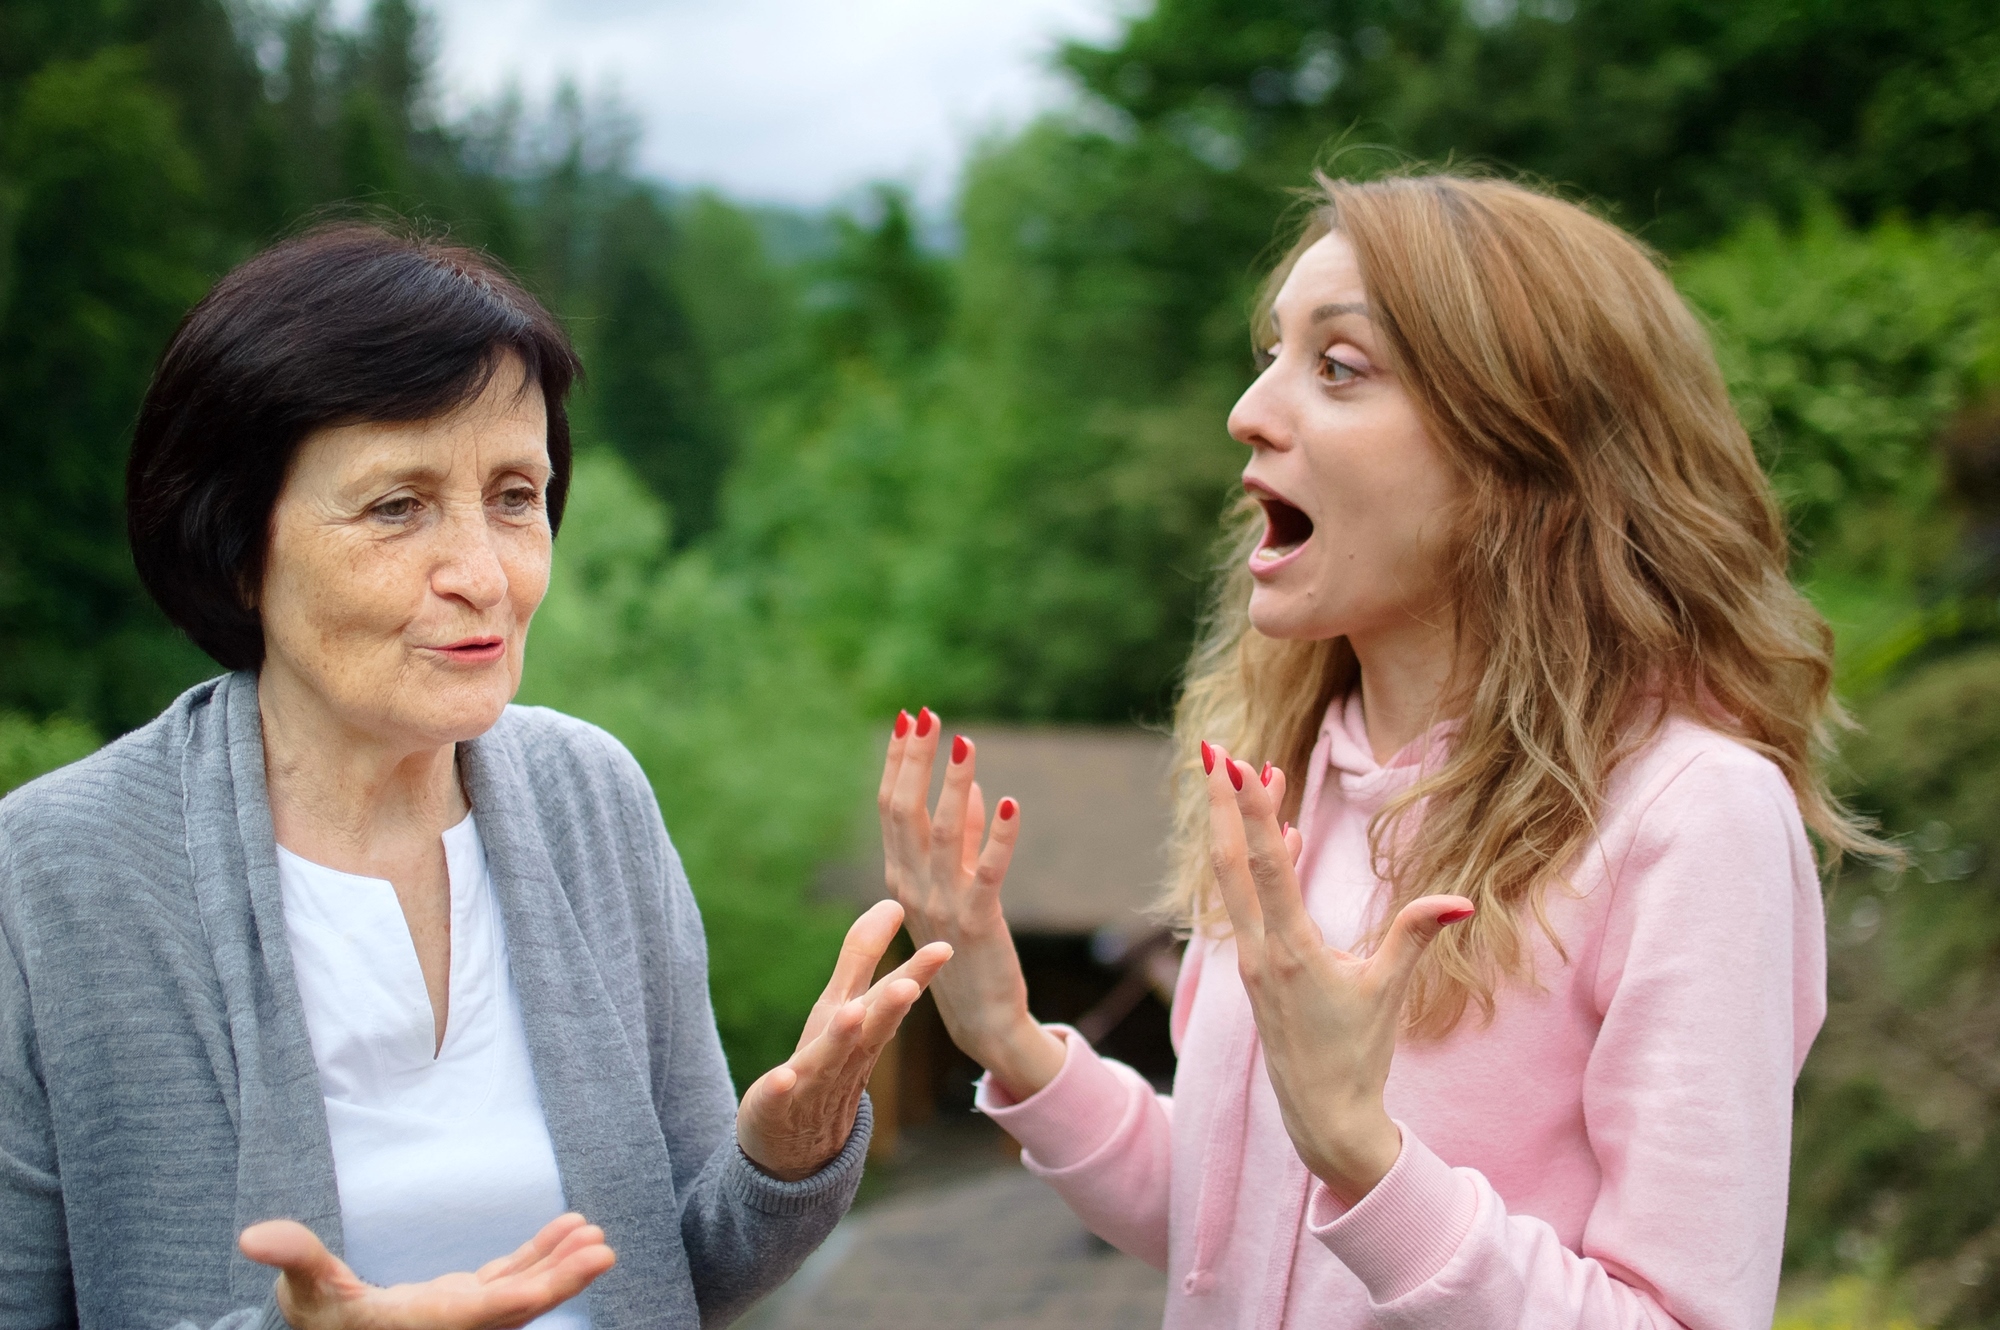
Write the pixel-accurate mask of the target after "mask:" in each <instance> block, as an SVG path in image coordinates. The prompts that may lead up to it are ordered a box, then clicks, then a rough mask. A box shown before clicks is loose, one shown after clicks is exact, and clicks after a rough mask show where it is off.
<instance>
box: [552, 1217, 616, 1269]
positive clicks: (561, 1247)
mask: <svg viewBox="0 0 2000 1330" xmlns="http://www.w3.org/2000/svg"><path fill="white" fill-rule="evenodd" d="M604 1245H605V1242H604V1230H603V1229H601V1228H599V1227H598V1226H597V1225H595V1224H579V1225H577V1226H576V1227H575V1228H573V1229H571V1230H570V1231H569V1233H568V1234H567V1235H566V1236H565V1237H564V1238H563V1240H562V1241H561V1242H559V1243H557V1244H556V1249H555V1250H554V1251H552V1252H550V1253H549V1254H548V1255H547V1256H544V1257H543V1258H542V1261H541V1263H542V1264H546V1265H550V1266H558V1265H561V1264H562V1263H563V1262H565V1261H567V1260H568V1259H569V1258H570V1256H571V1254H572V1253H575V1252H580V1251H582V1250H584V1249H585V1248H587V1247H602V1246H604Z"/></svg>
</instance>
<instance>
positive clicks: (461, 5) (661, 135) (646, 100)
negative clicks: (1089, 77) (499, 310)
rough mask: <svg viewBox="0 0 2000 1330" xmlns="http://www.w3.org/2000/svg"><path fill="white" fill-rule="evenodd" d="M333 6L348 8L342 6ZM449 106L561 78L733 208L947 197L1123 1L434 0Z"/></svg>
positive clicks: (652, 163)
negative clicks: (986, 144)
mask: <svg viewBox="0 0 2000 1330" xmlns="http://www.w3.org/2000/svg"><path fill="white" fill-rule="evenodd" d="M343 7H344V6H343ZM432 8H433V10H434V12H435V13H436V15H437V17H438V21H439V25H440V28H441V32H440V36H441V38H442V47H443V49H442V60H441V65H442V68H441V71H440V72H441V74H442V77H443V83H444V92H445V96H446V104H447V106H448V107H450V108H452V109H454V110H462V109H464V108H465V107H467V106H468V105H471V104H475V103H477V102H479V101H481V100H485V99H489V98H491V97H493V96H495V95H496V94H498V93H499V92H500V91H501V90H502V89H503V88H505V87H506V86H507V84H508V83H509V82H510V81H512V82H514V83H516V84H517V85H518V86H519V87H520V88H521V89H522V91H523V92H524V93H526V94H527V96H528V97H529V99H530V101H531V102H535V101H539V100H540V99H543V98H545V97H546V96H547V94H548V93H549V91H550V90H551V89H552V88H554V87H555V85H556V84H557V83H558V82H559V81H560V80H562V79H563V78H565V77H569V78H573V79H575V80H576V81H577V83H578V84H579V85H581V87H582V88H583V89H584V91H585V92H586V94H592V93H595V94H599V95H602V94H603V93H605V92H613V93H615V95H616V96H617V97H618V99H619V100H620V101H621V102H622V103H623V104H624V105H625V106H627V107H628V108H629V109H630V110H632V111H633V112H635V113H636V114H637V115H638V117H639V120H640V123H641V126H642V130H643V138H642V139H641V142H640V145H639V166H640V168H641V169H642V170H644V171H645V172H647V173H648V174H652V175H657V176H660V177H663V178H665V179H667V180H669V181H672V182H674V183H677V184H711V185H718V186H720V187H722V188H723V189H725V190H727V191H729V192H730V193H732V194H735V195H738V196H739V197H743V198H746V199H757V200H766V201H771V202H785V203H796V204H808V205H810V204H819V203H826V202H829V201H831V200H833V199H835V198H837V197H839V196H841V195H842V194H845V193H847V192H849V191H851V190H852V189H854V188H855V187H856V186H858V185H860V184H862V183H864V182H867V181H870V180H877V179H884V178H889V179H897V180H902V181H905V182H908V183H910V184H912V185H915V186H916V187H917V188H918V190H919V192H920V194H921V195H922V196H923V197H924V198H925V199H926V200H928V201H930V202H932V203H936V202H939V201H941V200H942V199H943V198H944V197H945V196H946V195H947V194H948V193H949V191H950V189H951V187H952V184H953V181H954V179H955V177H956V172H957V167H958V163H959V161H960V160H961V159H962V157H963V155H964V151H965V148H966V146H967V145H968V144H969V143H971V142H972V141H973V140H975V139H976V138H977V137H978V136H979V135H980V134H981V133H983V132H986V131H988V130H990V129H992V128H995V127H996V126H997V127H1011V126H1015V125H1019V124H1020V123H1022V122H1023V121H1025V120H1026V119H1027V118H1028V117H1029V116H1031V115H1032V114H1033V113H1034V112H1035V111H1037V110H1039V109H1041V108H1043V107H1046V106H1049V105H1052V104H1055V103H1057V102H1059V101H1060V100H1061V98H1062V96H1063V89H1062V85H1061V84H1060V83H1059V82H1058V81H1057V80H1055V79H1054V78H1052V77H1051V76H1050V75H1049V74H1048V72H1047V69H1046V66H1047V56H1048V53H1049V52H1050V51H1051V50H1052V49H1053V47H1054V45H1055V44H1056V42H1057V41H1058V40H1060V39H1061V38H1063V37H1081V38H1085V39H1089V40H1103V39H1105V38H1108V37H1109V36H1111V35H1112V34H1113V33H1114V32H1115V31H1116V30H1117V22H1118V20H1117V16H1118V15H1119V14H1120V13H1129V12H1131V10H1132V8H1133V3H1132V0H831V2H829V0H818V2H817V3H808V2H807V0H432Z"/></svg>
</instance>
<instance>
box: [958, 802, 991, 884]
mask: <svg viewBox="0 0 2000 1330" xmlns="http://www.w3.org/2000/svg"><path fill="white" fill-rule="evenodd" d="M985 834H986V791H984V790H982V789H980V788H979V782H978V781H976V780H975V781H973V782H972V788H971V789H969V790H967V791H966V792H965V836H964V838H963V842H962V844H963V850H962V852H961V853H960V854H959V857H958V863H959V870H958V871H959V875H960V876H961V877H971V876H972V875H973V874H974V873H976V872H978V871H979V841H980V838H981V837H982V836H984V835H985Z"/></svg>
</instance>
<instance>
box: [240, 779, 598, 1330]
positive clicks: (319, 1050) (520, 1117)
mask: <svg viewBox="0 0 2000 1330" xmlns="http://www.w3.org/2000/svg"><path fill="white" fill-rule="evenodd" d="M444 850H445V864H446V867H447V870H448V871H449V873H450V876H451V978H450V989H451V1000H450V1005H449V1008H448V1010H447V1013H446V1021H447V1023H446V1026H445V1036H444V1044H443V1047H442V1048H438V1047H437V1046H436V1041H435V1029H436V1026H435V1024H434V1020H433V1017H432V1013H431V1003H430V995H429V993H428V992H427V991H426V990H425V988H424V976H423V971H422V969H421V968H420V967H419V966H418V964H417V952H416V947H415V945H414V944H413V943H412V942H411V941H410V930H409V925H408V924H407V923H406V922H405V921H404V919H403V910H402V906H401V905H400V904H399V903H398V902H397V900H396V891H395V888H394V887H392V886H391V885H390V884H389V883H388V882H385V881H383V880H382V879H380V878H372V877H358V876H356V875H354V874H352V873H342V872H338V871H336V870H334V869H331V868H327V867H324V866H322V865H320V864H316V863H312V862H311V861H309V860H306V859H301V858H300V857H299V856H298V855H296V854H293V853H292V852H291V851H289V850H287V849H285V848H284V847H282V846H280V847H279V849H278V880H279V883H280V885H281V886H282V888H283V890H284V898H285V932H286V935H287V936H288V937H289V938H290V940H291V946H292V967H293V970H294V972H295V974H296V976H297V978H298V985H299V996H300V997H301V998H302V999H303V1000H304V1003H305V1012H306V1026H307V1029H308V1030H309V1031H310V1032H311V1035H312V1046H313V1060H314V1062H316V1063H317V1064H318V1066H319V1079H320V1089H321V1091H322V1093H323V1094H324V1095H325V1097H326V1119H327V1127H328V1128H329V1129H330V1131H331V1133H332V1136H333V1165H334V1176H335V1178H336V1180H337V1181H338V1184H339V1188H340V1219H341V1227H342V1229H343V1231H344V1234H345V1239H346V1247H347V1251H346V1259H347V1263H348V1264H349V1265H350V1266H352V1267H353V1268H354V1271H355V1273H356V1274H358V1275H360V1276H361V1277H362V1278H363V1279H366V1280H367V1281H369V1282H370V1283H372V1284H380V1285H388V1284H400V1283H409V1282H416V1281H421V1280H427V1279H434V1278H436V1277H437V1276H439V1275H443V1274H449V1273H451V1272H453V1271H457V1270H476V1269H478V1268H479V1267H480V1266H482V1265H484V1264H485V1263H486V1262H488V1261H490V1260H493V1259H494V1258H495V1257H498V1256H504V1255H506V1254H507V1253H509V1252H511V1251H513V1250H514V1249H515V1248H516V1247H518V1246H520V1245H521V1244H522V1243H523V1242H526V1241H527V1240H528V1239H529V1238H531V1237H533V1236H534V1235H535V1233H536V1232H537V1231H538V1230H539V1229H540V1228H541V1227H542V1225H544V1224H546V1223H548V1222H549V1220H551V1219H554V1218H555V1217H556V1216H557V1215H559V1214H562V1213H563V1212H564V1209H565V1208H566V1207H565V1206H564V1204H563V1192H562V1179H561V1177H560V1176H559V1175H558V1174H557V1172H556V1157H555V1149H554V1146H553V1145H552V1144H551V1142H550V1140H549V1129H548V1123H547V1121H546V1119H544V1118H543V1116H542V1103H541V1098H540V1096H539V1094H538V1093H537V1092H536V1089H535V1073H534V1068H533V1066H532V1064H531V1063H530V1062H529V1060H528V1040H527V1031H526V1028H525V1027H524V1026H523V1024H522V1022H521V1002H520V996H519V995H518V994H517V993H516V992H515V989H514V980H513V976H512V975H511V974H510V973H509V971H508V968H507V938H506V934H505V932H504V930H503V926H502V924H501V920H500V911H499V908H498V902H497V901H496V900H495V898H494V892H493V880H492V878H491V876H490V875H489V874H488V872H487V867H486V851H485V848H484V847H483V846H482V845H481V844H480V841H479V830H478V828H477V826H475V825H474V823H473V820H472V818H471V817H467V818H466V819H465V820H464V821H463V822H460V823H459V824H458V825H457V826H455V827H453V828H452V829H451V830H449V831H447V832H445V833H444ZM589 1324H590V1317H589V1314H588V1313H587V1312H586V1311H585V1309H584V1300H583V1298H582V1297H577V1298H573V1299H571V1300H570V1301H569V1302H567V1303H564V1304H563V1305H562V1306H561V1307H558V1308H556V1309H555V1310H554V1311H552V1312H550V1313H549V1314H548V1315H546V1316H543V1317H541V1318H540V1319H538V1320H536V1321H535V1322H533V1325H534V1326H535V1327H537V1330H585V1328H586V1327H588V1326H589Z"/></svg>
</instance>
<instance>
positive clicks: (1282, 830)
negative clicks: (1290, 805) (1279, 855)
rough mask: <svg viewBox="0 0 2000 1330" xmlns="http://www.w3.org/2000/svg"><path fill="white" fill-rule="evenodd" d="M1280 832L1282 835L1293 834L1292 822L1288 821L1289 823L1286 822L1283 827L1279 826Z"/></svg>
mask: <svg viewBox="0 0 2000 1330" xmlns="http://www.w3.org/2000/svg"><path fill="white" fill-rule="evenodd" d="M1278 834H1279V835H1280V836H1289V835H1291V834H1292V824H1291V823H1289V822H1287V823H1285V825H1284V826H1282V827H1279V828H1278Z"/></svg>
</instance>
